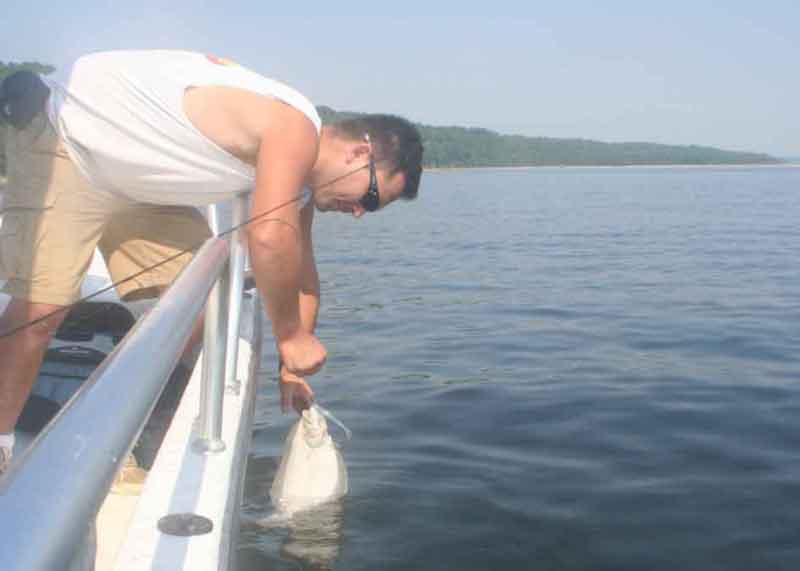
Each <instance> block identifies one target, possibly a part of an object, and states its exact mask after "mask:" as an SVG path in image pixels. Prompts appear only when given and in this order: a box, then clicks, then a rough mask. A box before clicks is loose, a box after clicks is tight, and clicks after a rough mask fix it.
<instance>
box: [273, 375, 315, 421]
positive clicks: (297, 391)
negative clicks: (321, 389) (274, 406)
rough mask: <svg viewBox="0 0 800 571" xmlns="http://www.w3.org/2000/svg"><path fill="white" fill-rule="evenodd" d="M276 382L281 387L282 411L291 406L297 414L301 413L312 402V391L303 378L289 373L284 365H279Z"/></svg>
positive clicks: (286, 410)
mask: <svg viewBox="0 0 800 571" xmlns="http://www.w3.org/2000/svg"><path fill="white" fill-rule="evenodd" d="M278 382H279V384H280V389H281V410H282V411H283V412H284V413H286V412H289V407H291V408H293V409H294V410H295V411H296V412H297V414H303V411H304V410H305V409H307V408H309V407H310V406H311V404H312V403H313V402H314V391H312V390H311V387H310V386H309V385H308V383H307V382H306V381H305V379H303V378H302V377H298V376H297V375H295V374H292V373H290V372H289V370H288V369H287V367H286V365H283V366H281V371H280V379H279V380H278Z"/></svg>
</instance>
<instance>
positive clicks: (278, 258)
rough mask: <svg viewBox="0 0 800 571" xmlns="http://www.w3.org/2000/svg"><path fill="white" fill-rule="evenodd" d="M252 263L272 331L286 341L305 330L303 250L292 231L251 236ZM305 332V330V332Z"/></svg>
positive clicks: (278, 230) (285, 229)
mask: <svg viewBox="0 0 800 571" xmlns="http://www.w3.org/2000/svg"><path fill="white" fill-rule="evenodd" d="M249 238H250V260H251V263H252V265H253V270H254V277H255V280H256V285H257V286H258V289H259V291H260V292H262V297H263V299H264V305H265V306H266V309H267V314H268V315H269V318H270V320H271V321H272V331H273V333H274V334H275V337H276V338H277V339H278V340H281V339H286V338H287V337H290V336H291V335H292V334H294V333H295V332H296V331H297V330H298V329H300V328H301V327H302V328H304V327H303V319H302V316H301V311H300V298H299V291H300V279H301V262H300V246H299V244H297V240H296V236H295V235H294V232H293V231H292V230H291V229H288V228H284V229H276V230H273V231H272V232H265V231H263V230H262V232H260V233H259V234H258V235H252V234H251V235H250V237H249ZM304 329H305V328H304Z"/></svg>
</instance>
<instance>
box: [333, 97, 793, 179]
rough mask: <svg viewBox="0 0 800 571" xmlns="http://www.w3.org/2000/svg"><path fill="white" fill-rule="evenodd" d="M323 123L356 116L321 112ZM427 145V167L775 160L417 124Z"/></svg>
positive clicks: (706, 149)
mask: <svg viewBox="0 0 800 571" xmlns="http://www.w3.org/2000/svg"><path fill="white" fill-rule="evenodd" d="M318 110H319V112H320V116H321V117H322V120H323V122H328V123H330V122H335V121H338V120H342V119H347V118H351V117H355V116H358V115H359V114H358V113H353V112H344V113H342V112H337V111H335V110H333V109H331V108H329V107H319V108H318ZM417 128H418V129H419V131H420V134H421V135H422V139H423V144H424V146H425V166H426V167H434V168H457V167H523V166H627V165H708V164H773V163H779V162H781V161H779V160H778V159H776V158H775V157H772V156H770V155H766V154H762V153H743V152H735V151H725V150H722V149H717V148H714V147H702V146H697V145H660V144H655V143H603V142H600V141H592V140H588V139H558V138H550V137H524V136H521V135H502V134H500V133H496V132H494V131H490V130H488V129H481V128H468V127H434V126H431V125H422V124H417Z"/></svg>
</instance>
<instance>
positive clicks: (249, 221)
mask: <svg viewBox="0 0 800 571" xmlns="http://www.w3.org/2000/svg"><path fill="white" fill-rule="evenodd" d="M368 167H369V164H366V165H363V166H360V167H358V168H356V169H353V170H351V171H348V172H346V173H344V174H343V175H340V176H338V177H336V178H334V179H332V180H329V181H328V182H326V183H324V184H321V185H319V186H317V187H315V188H314V190H319V189H320V188H325V187H326V186H330V185H332V184H334V183H336V182H339V181H340V180H342V179H343V178H346V177H348V176H350V175H351V174H354V173H357V172H358V171H361V170H364V169H365V168H368ZM302 198H303V194H302V193H300V194H298V195H297V196H295V197H294V198H292V199H291V200H287V201H286V202H284V203H282V204H279V205H278V206H276V207H274V208H272V209H270V210H267V211H266V212H262V213H260V214H257V215H255V216H252V217H250V218H248V219H246V220H245V221H244V222H242V223H241V224H237V225H235V226H232V227H231V228H228V229H227V230H225V231H224V232H220V233H219V234H217V235H216V236H215V237H216V238H222V237H223V236H227V235H228V234H231V233H233V232H235V231H236V230H239V229H240V228H244V227H245V226H247V225H249V224H252V223H254V222H256V221H258V220H260V219H261V218H263V217H264V216H267V215H269V214H272V213H273V212H275V211H276V210H280V209H281V208H284V207H286V206H288V205H290V204H292V203H293V202H297V201H298V200H301V199H302ZM269 221H270V220H269V219H267V220H262V222H269ZM272 222H283V223H284V224H288V223H287V222H284V221H283V220H272ZM289 226H291V228H292V229H293V230H294V231H295V232H297V228H295V227H294V226H292V225H291V224H289ZM205 242H206V241H205V240H203V241H202V242H199V243H197V244H195V245H193V246H190V247H189V248H186V249H185V250H182V251H181V252H178V253H177V254H173V255H172V256H168V257H167V258H164V259H163V260H161V261H160V262H156V263H155V264H153V265H151V266H148V267H146V268H144V269H141V270H139V271H138V272H136V273H134V274H131V275H129V276H127V277H125V278H123V279H121V280H119V281H117V282H114V283H112V284H110V285H108V286H105V287H103V288H100V289H99V290H97V291H95V292H93V293H91V294H89V295H87V296H85V297H82V298H80V299H79V300H78V301H75V302H74V303H71V304H69V305H65V306H64V307H60V308H58V309H56V310H54V311H51V312H50V313H48V314H46V315H43V316H41V317H37V318H36V319H33V320H31V321H28V322H27V323H23V324H22V325H18V326H17V327H13V328H11V329H10V330H8V331H3V332H0V339H4V338H5V337H10V336H11V335H14V334H16V333H18V332H20V331H22V330H23V329H26V328H28V327H32V326H34V325H36V324H37V323H41V322H43V321H46V320H47V319H50V318H51V317H53V316H54V315H59V314H60V313H64V312H66V311H69V310H71V309H72V308H74V307H75V306H77V305H78V304H80V303H84V302H86V301H89V300H90V299H93V298H95V297H97V296H99V295H102V294H104V293H106V292H107V291H110V290H112V289H114V288H115V287H117V286H118V285H122V284H124V283H127V282H129V281H131V280H133V279H136V278H138V277H139V276H141V275H143V274H145V273H147V272H149V271H151V270H154V269H156V268H158V267H161V266H163V265H164V264H168V263H169V262H171V261H173V260H176V259H178V258H180V257H181V256H184V255H186V254H189V253H191V252H194V251H196V250H198V249H199V248H200V247H201V246H202V245H203V244H205ZM101 309H102V308H98V309H97V311H101ZM95 313H96V312H87V314H86V315H84V316H82V318H81V319H80V320H79V321H78V322H79V323H80V322H81V321H85V320H87V319H88V318H90V317H92V316H93V315H95Z"/></svg>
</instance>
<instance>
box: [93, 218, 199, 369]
mask: <svg viewBox="0 0 800 571" xmlns="http://www.w3.org/2000/svg"><path fill="white" fill-rule="evenodd" d="M210 236H211V231H210V230H209V228H208V223H207V222H206V220H205V218H204V217H203V216H202V214H200V212H199V211H197V209H195V208H192V207H184V206H155V205H145V204H132V205H131V206H130V207H129V208H128V209H126V210H125V211H123V212H120V213H118V214H116V215H114V216H113V217H112V219H111V222H110V224H109V225H108V228H107V229H106V232H105V233H104V234H103V237H102V239H101V240H100V243H99V247H100V250H101V251H102V252H103V255H104V257H105V258H106V263H107V264H108V268H109V271H110V272H111V275H112V278H113V280H114V281H115V282H118V281H120V280H125V278H127V277H128V276H132V275H135V274H137V273H139V272H141V271H142V270H145V269H146V268H150V267H152V266H156V265H157V264H159V263H160V262H163V261H164V260H166V259H169V258H173V257H174V258H175V259H173V260H171V261H170V262H167V263H165V264H162V265H158V266H157V267H154V268H153V269H151V270H148V271H145V272H143V273H142V274H141V275H139V276H137V277H136V278H135V279H132V280H130V281H125V282H124V283H122V284H120V285H118V286H117V293H118V294H119V296H120V298H121V299H123V300H124V301H133V300H137V299H145V298H154V297H158V296H160V295H161V294H162V293H164V291H166V289H167V288H168V287H169V285H170V284H171V283H172V282H173V281H174V280H175V278H176V277H177V276H178V274H180V273H181V271H183V268H185V267H186V266H187V265H188V264H189V262H190V261H191V260H192V257H193V256H194V253H195V252H196V251H197V248H199V247H200V245H202V243H203V242H204V241H205V240H206V239H208V238H209V237H210ZM182 252H184V253H183V254H182V255H181V253H182ZM202 340H203V319H202V317H200V318H199V319H198V320H197V321H196V322H195V325H194V328H193V329H192V334H191V336H190V338H189V341H188V343H187V345H186V349H185V351H184V355H183V356H184V358H186V357H188V356H189V355H191V353H192V352H193V351H194V349H195V348H196V346H197V345H198V344H199V343H201V342H202Z"/></svg>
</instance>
